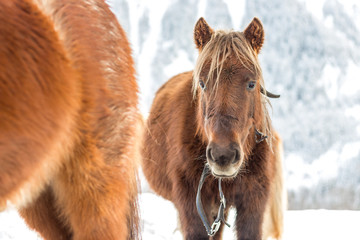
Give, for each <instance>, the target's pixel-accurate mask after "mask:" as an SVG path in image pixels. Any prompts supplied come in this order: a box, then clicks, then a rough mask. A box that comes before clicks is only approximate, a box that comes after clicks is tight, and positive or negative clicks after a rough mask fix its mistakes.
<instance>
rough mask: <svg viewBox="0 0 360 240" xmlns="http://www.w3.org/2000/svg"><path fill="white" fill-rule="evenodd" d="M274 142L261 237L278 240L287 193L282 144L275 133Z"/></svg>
mask: <svg viewBox="0 0 360 240" xmlns="http://www.w3.org/2000/svg"><path fill="white" fill-rule="evenodd" d="M274 143H275V144H274V145H273V152H274V164H275V172H274V178H273V179H272V183H271V188H270V197H269V200H268V204H267V208H266V212H265V217H264V224H263V236H264V237H263V239H267V238H269V237H272V238H275V239H278V240H280V239H282V235H283V232H284V213H285V211H286V208H287V194H286V187H285V185H284V176H283V144H282V141H281V139H280V137H279V136H278V134H276V133H275V141H274Z"/></svg>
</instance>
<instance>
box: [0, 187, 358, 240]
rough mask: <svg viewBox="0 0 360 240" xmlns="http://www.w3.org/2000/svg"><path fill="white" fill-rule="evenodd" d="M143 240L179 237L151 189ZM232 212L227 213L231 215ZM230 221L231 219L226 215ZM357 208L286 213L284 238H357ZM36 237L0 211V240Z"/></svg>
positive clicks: (168, 207)
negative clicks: (351, 209)
mask: <svg viewBox="0 0 360 240" xmlns="http://www.w3.org/2000/svg"><path fill="white" fill-rule="evenodd" d="M140 206H141V215H142V219H143V225H142V229H143V234H142V236H143V239H144V240H181V239H182V237H181V234H180V232H179V231H178V229H177V215H176V210H175V209H174V206H173V205H172V203H171V202H168V201H166V200H164V199H162V198H160V197H158V196H156V195H154V194H152V193H143V194H142V195H141V196H140ZM233 217H234V214H231V215H230V218H232V219H233ZM229 222H230V223H231V222H232V220H231V219H230V221H229ZM359 222H360V212H359V211H329V210H305V211H288V212H287V213H286V223H285V235H284V240H304V239H306V240H312V239H314V240H315V239H316V240H319V239H322V240H333V239H334V240H335V239H336V240H339V239H341V240H350V239H360V228H359ZM10 239H11V240H24V239H26V240H38V239H41V238H39V237H38V236H37V234H36V233H34V232H32V231H30V230H29V229H28V228H27V227H26V225H25V224H24V222H23V220H22V219H21V218H20V217H19V216H18V215H17V213H16V211H14V210H8V211H5V212H2V213H0V240H10ZM223 239H225V240H231V239H235V238H234V234H233V232H232V230H231V229H227V228H226V229H225V233H224V238H223Z"/></svg>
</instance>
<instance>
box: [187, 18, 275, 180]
mask: <svg viewBox="0 0 360 240" xmlns="http://www.w3.org/2000/svg"><path fill="white" fill-rule="evenodd" d="M194 40H195V44H196V47H197V49H198V50H199V56H198V59H197V62H196V66H195V69H194V72H193V94H194V98H195V99H196V103H197V104H196V106H197V132H198V134H199V135H200V136H201V137H202V139H203V141H204V142H205V143H206V144H207V148H206V159H207V162H208V164H209V166H210V169H211V171H212V174H213V175H214V176H215V177H234V176H236V175H237V173H238V172H239V171H240V170H241V169H242V166H243V165H244V163H245V162H246V160H247V158H248V156H250V155H251V151H252V149H253V147H254V146H255V145H256V143H257V142H259V141H262V140H264V139H265V138H266V136H265V135H267V136H269V138H268V139H267V140H266V141H267V142H270V140H271V129H270V128H271V123H270V118H269V116H268V114H267V110H266V102H267V98H266V96H267V97H278V96H277V95H273V94H271V93H269V92H267V91H266V90H265V87H264V81H263V78H262V73H261V68H260V65H259V62H258V58H257V56H258V54H259V52H260V49H261V47H262V45H263V42H264V29H263V26H262V24H261V22H260V20H258V19H257V18H254V19H253V20H252V22H251V23H250V24H249V26H248V27H247V28H246V29H245V30H244V31H243V32H236V31H220V30H219V31H214V30H213V29H212V28H211V27H210V26H209V25H208V24H207V22H206V21H205V20H204V19H203V18H200V19H199V20H198V22H197V23H196V25H195V30H194ZM263 133H264V134H263ZM259 135H260V136H259ZM259 137H260V139H261V140H260V139H259Z"/></svg>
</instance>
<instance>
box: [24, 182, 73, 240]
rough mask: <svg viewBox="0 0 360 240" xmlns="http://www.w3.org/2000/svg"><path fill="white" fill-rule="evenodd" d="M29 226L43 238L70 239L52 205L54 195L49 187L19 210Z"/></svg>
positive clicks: (69, 234) (67, 230)
mask: <svg viewBox="0 0 360 240" xmlns="http://www.w3.org/2000/svg"><path fill="white" fill-rule="evenodd" d="M19 213H20V215H21V216H22V217H23V218H24V219H25V222H26V223H27V225H28V226H29V227H30V228H33V229H35V230H36V231H37V232H39V233H40V234H41V236H42V237H43V238H44V239H53V240H65V239H71V233H70V230H69V229H68V228H67V227H65V224H64V223H63V222H62V221H61V220H60V218H59V214H58V213H57V210H56V208H55V206H54V196H53V193H52V190H51V188H50V187H47V188H46V189H45V190H44V191H43V192H42V193H41V195H40V196H39V197H38V198H37V199H36V200H35V201H33V202H32V203H31V204H29V205H28V206H27V207H25V208H22V209H20V210H19Z"/></svg>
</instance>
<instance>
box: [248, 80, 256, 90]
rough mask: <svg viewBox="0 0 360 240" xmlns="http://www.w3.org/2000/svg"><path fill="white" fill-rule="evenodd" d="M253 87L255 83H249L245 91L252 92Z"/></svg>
mask: <svg viewBox="0 0 360 240" xmlns="http://www.w3.org/2000/svg"><path fill="white" fill-rule="evenodd" d="M255 86H256V82H254V81H250V82H249V83H248V85H247V89H249V90H253V89H254V88H255Z"/></svg>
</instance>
